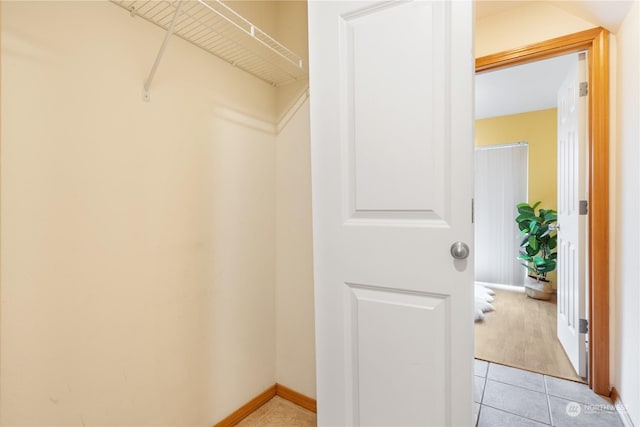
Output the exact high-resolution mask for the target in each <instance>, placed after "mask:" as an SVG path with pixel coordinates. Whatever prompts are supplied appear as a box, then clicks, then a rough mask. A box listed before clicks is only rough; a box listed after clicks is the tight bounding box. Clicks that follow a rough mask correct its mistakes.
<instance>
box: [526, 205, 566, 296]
mask: <svg viewBox="0 0 640 427" xmlns="http://www.w3.org/2000/svg"><path fill="white" fill-rule="evenodd" d="M539 205H540V202H536V203H535V204H534V205H533V206H531V205H529V204H528V203H519V204H518V205H517V208H518V217H517V218H516V222H517V223H518V227H519V229H520V234H519V236H520V237H522V243H521V244H520V255H519V256H518V259H520V260H523V261H525V262H523V263H522V265H523V266H524V267H525V268H526V269H527V270H528V272H529V280H528V281H526V283H525V288H526V293H527V295H528V296H529V297H531V298H535V299H541V300H549V299H551V296H552V295H553V287H552V286H551V281H549V280H548V279H547V274H548V273H550V272H552V271H554V270H555V269H556V259H557V257H558V253H557V252H556V251H555V249H556V246H557V244H558V241H557V238H558V237H557V233H556V229H557V221H558V213H557V212H556V211H554V210H553V209H539V210H538V213H536V208H537V207H538V206H539Z"/></svg>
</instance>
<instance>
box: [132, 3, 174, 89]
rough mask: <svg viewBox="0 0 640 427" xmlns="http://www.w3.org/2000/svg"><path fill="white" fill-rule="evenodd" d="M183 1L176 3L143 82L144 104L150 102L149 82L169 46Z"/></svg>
mask: <svg viewBox="0 0 640 427" xmlns="http://www.w3.org/2000/svg"><path fill="white" fill-rule="evenodd" d="M183 3H184V0H179V1H178V7H177V8H176V13H175V15H173V19H172V20H171V25H170V26H169V29H167V34H165V35H164V40H163V41H162V46H160V50H159V51H158V55H156V60H155V62H154V63H153V66H152V67H151V71H150V72H149V77H147V80H146V81H145V82H144V90H143V91H142V99H143V100H144V101H146V102H149V101H150V100H151V98H150V96H149V87H151V81H153V76H154V75H155V74H156V70H157V69H158V65H159V64H160V60H161V59H162V55H164V51H165V49H166V48H167V45H168V44H169V39H170V38H171V36H172V35H173V31H174V29H175V27H176V21H177V20H178V15H180V11H181V10H182V4H183Z"/></svg>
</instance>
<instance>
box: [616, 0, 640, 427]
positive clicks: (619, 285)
mask: <svg viewBox="0 0 640 427" xmlns="http://www.w3.org/2000/svg"><path fill="white" fill-rule="evenodd" d="M639 27H640V5H639V4H638V2H635V4H634V5H633V7H632V9H631V11H630V12H629V14H628V15H627V17H626V19H625V22H624V23H623V25H622V26H621V28H620V31H619V32H618V33H617V37H616V39H617V43H616V44H617V59H618V64H617V76H616V77H617V83H616V86H617V112H618V114H617V120H615V121H612V127H614V129H615V131H616V140H615V141H614V144H615V145H614V146H615V148H616V153H615V156H614V157H613V161H614V165H613V168H612V172H613V174H614V175H615V182H616V186H615V187H614V188H613V190H614V191H612V194H613V195H614V203H613V205H614V206H615V222H614V228H613V229H612V237H613V241H614V244H613V245H612V247H613V249H614V250H615V253H616V257H615V259H614V260H613V262H612V263H611V265H612V266H613V267H614V290H615V292H614V294H612V304H613V313H614V314H615V316H614V323H613V325H612V326H613V331H614V334H615V335H614V340H613V341H612V342H613V344H614V348H613V352H612V353H613V354H612V362H613V364H614V366H615V368H616V369H615V371H614V372H612V375H613V377H612V381H613V384H614V385H615V386H616V388H617V390H618V392H619V393H620V396H621V397H622V401H623V403H624V404H625V405H626V408H627V411H628V413H629V416H630V417H631V419H632V421H633V423H634V425H636V426H640V368H639V367H638V362H639V361H640V315H639V312H638V306H640V288H639V287H638V265H640V251H639V250H638V244H637V242H638V240H639V239H640V227H639V226H638V210H639V209H640V203H639V201H640V173H639V172H638V165H639V164H640V149H639V148H638V141H640V122H639V121H638V118H639V117H640V108H639V107H638V99H640V59H639V58H640V31H639Z"/></svg>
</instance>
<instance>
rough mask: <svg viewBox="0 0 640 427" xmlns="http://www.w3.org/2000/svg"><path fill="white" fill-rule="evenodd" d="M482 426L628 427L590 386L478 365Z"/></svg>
mask: <svg viewBox="0 0 640 427" xmlns="http://www.w3.org/2000/svg"><path fill="white" fill-rule="evenodd" d="M474 401H475V407H474V412H475V414H476V420H477V426H478V427H502V426H504V427H512V426H514V427H515V426H526V427H528V426H532V427H534V426H558V427H572V426H581V427H582V426H584V427H591V426H593V427H600V426H603V427H604V426H607V427H623V424H622V420H621V419H620V417H619V416H618V413H617V412H616V411H615V408H614V406H613V405H612V404H611V401H609V400H608V399H605V398H603V397H601V396H598V395H597V394H595V393H593V392H592V391H591V390H590V389H589V387H588V386H587V385H586V384H581V383H577V382H573V381H567V380H563V379H558V378H555V377H549V376H547V375H542V374H536V373H533V372H529V371H523V370H521V369H516V368H510V367H508V366H503V365H498V364H495V363H489V362H485V361H483V360H478V359H476V361H475V389H474Z"/></svg>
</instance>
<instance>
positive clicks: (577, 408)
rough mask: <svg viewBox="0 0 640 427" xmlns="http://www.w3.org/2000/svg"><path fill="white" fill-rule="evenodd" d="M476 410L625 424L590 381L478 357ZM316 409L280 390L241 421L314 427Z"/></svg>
mask: <svg viewBox="0 0 640 427" xmlns="http://www.w3.org/2000/svg"><path fill="white" fill-rule="evenodd" d="M474 380H475V388H474V401H475V403H474V412H475V416H476V425H477V426H478V427H536V426H557V427H573V426H579V427H624V425H623V424H622V420H621V419H620V417H619V416H618V413H617V412H616V411H615V408H614V407H613V405H612V404H611V402H610V401H609V400H608V399H605V398H603V397H601V396H598V395H597V394H595V393H593V392H592V391H591V390H590V389H589V387H587V385H585V384H582V383H577V382H573V381H568V380H563V379H558V378H555V377H550V376H547V375H542V374H537V373H533V372H529V371H523V370H521V369H516V368H510V367H508V366H503V365H498V364H495V363H489V362H485V361H483V360H478V359H476V360H475V377H474ZM315 425H316V415H315V414H314V413H313V412H311V411H307V410H306V409H304V408H301V407H300V406H298V405H295V404H293V403H291V402H289V401H287V400H284V399H282V398H280V397H278V396H276V397H274V398H273V399H271V400H270V401H269V402H267V403H266V404H265V405H263V406H262V407H260V408H259V409H258V410H256V411H255V412H254V413H253V414H251V415H249V416H248V417H247V418H245V419H244V420H243V421H242V422H241V423H240V424H238V426H241V427H266V426H270V427H271V426H273V427H293V426H296V427H312V426H315Z"/></svg>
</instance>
